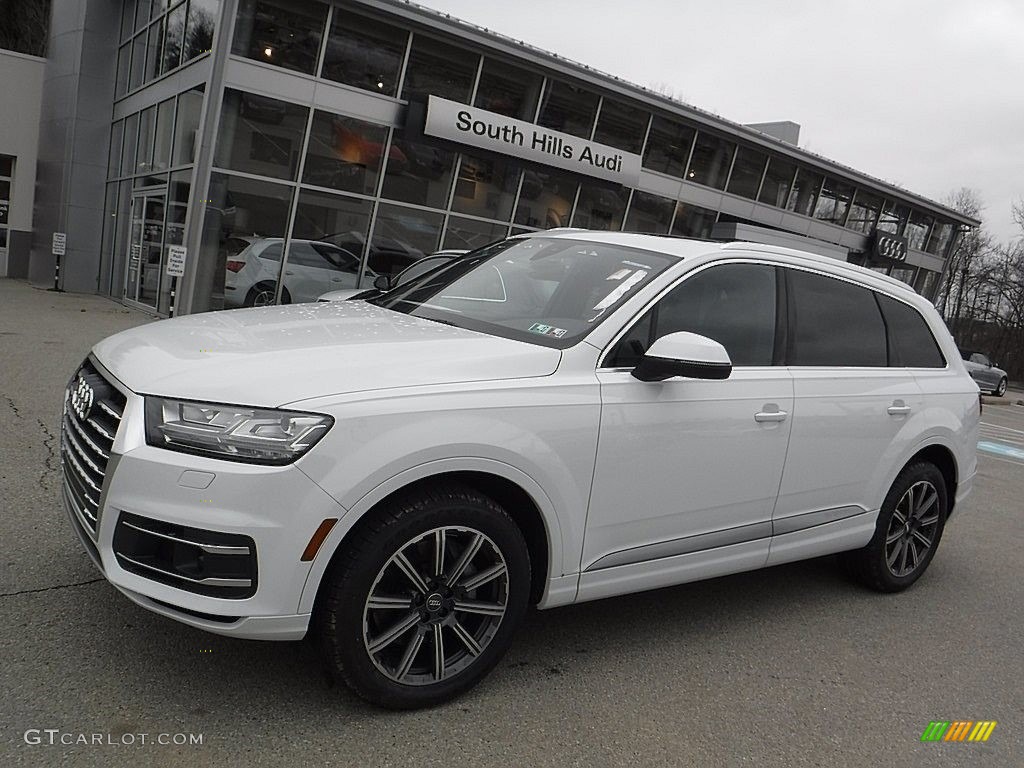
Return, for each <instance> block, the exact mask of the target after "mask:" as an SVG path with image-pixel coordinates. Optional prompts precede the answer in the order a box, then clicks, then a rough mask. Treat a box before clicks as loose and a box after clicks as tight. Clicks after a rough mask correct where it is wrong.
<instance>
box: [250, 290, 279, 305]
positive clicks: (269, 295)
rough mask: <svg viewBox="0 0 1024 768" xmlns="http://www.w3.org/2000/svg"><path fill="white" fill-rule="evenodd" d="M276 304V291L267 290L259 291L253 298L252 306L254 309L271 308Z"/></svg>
mask: <svg viewBox="0 0 1024 768" xmlns="http://www.w3.org/2000/svg"><path fill="white" fill-rule="evenodd" d="M273 303H274V291H272V290H268V289H266V288H264V289H262V290H260V291H257V292H256V295H255V296H253V297H252V305H253V306H254V307H269V306H271V305H272V304H273Z"/></svg>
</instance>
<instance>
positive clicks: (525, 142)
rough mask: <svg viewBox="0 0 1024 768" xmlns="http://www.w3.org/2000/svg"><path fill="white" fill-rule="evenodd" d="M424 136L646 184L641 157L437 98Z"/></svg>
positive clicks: (429, 105)
mask: <svg viewBox="0 0 1024 768" xmlns="http://www.w3.org/2000/svg"><path fill="white" fill-rule="evenodd" d="M423 132H424V133H425V134H426V135H428V136H437V137H438V138H441V139H448V140H449V141H456V142H458V143H460V144H468V145H470V146H473V147H478V148H480V149H486V150H490V151H491V152H500V153H501V154H503V155H509V156H511V157H518V158H520V159H522V160H531V161H533V162H535V163H543V164H544V165H551V166H554V167H556V168H562V169H564V170H567V171H572V172H573V173H582V174H585V175H587V176H596V177H597V178H600V179H607V180H608V181H614V182H616V183H618V184H624V185H626V186H636V184H637V182H638V181H639V180H640V155H634V154H633V153H631V152H623V151H622V150H621V149H616V148H615V147H609V146H607V145H606V144H598V143H597V142H594V141H587V140H586V139H581V138H580V137H578V136H572V135H570V134H568V133H561V132H559V131H553V130H551V129H550V128H544V127H542V126H539V125H535V124H534V123H528V122H526V121H525V120H516V119H515V118H512V117H505V115H499V114H497V113H495V112H488V111H487V110H485V109H478V108H477V107H471V106H469V105H468V104H460V103H459V102H457V101H449V100H448V99H441V98H438V97H437V96H431V97H430V99H429V101H428V102H427V122H426V125H425V126H424V128H423Z"/></svg>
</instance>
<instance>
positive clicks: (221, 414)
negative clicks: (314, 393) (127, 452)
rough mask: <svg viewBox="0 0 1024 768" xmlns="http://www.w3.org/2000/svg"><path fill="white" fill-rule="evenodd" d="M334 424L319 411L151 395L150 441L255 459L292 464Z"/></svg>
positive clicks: (220, 456) (178, 448)
mask: <svg viewBox="0 0 1024 768" xmlns="http://www.w3.org/2000/svg"><path fill="white" fill-rule="evenodd" d="M332 424H334V419H332V418H331V417H330V416H324V415H322V414H317V413H301V412H299V411H281V410H276V409H264V408H244V407H241V406H237V405H221V404H218V403H197V402H192V401H188V400H168V399H165V398H162V397H146V442H147V443H149V444H150V445H155V446H157V447H159V448H167V449H169V450H172V451H182V452H183V453H194V454H198V455H200V456H212V457H214V458H217V459H229V460H231V461H245V462H249V463H250V464H290V463H291V462H293V461H295V460H296V459H297V458H299V456H301V455H302V454H304V453H305V452H306V451H308V450H309V449H310V448H312V447H313V446H314V445H316V443H317V441H318V440H319V439H320V438H321V437H323V436H324V435H325V434H326V433H327V430H328V429H330V428H331V425H332Z"/></svg>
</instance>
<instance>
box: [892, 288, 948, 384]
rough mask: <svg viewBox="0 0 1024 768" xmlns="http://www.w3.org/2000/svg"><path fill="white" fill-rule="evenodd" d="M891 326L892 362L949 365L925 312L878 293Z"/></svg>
mask: <svg viewBox="0 0 1024 768" xmlns="http://www.w3.org/2000/svg"><path fill="white" fill-rule="evenodd" d="M875 296H876V298H877V299H878V305H879V306H880V307H881V308H882V315H883V316H884V317H885V324H886V327H887V328H888V329H889V365H899V366H905V367H907V368H945V367H946V358H944V357H943V356H942V351H941V350H940V349H939V344H938V342H937V341H935V337H934V336H933V335H932V332H931V329H930V328H929V327H928V324H927V323H926V322H925V320H924V318H923V317H921V313H920V312H918V311H917V310H916V309H914V308H913V307H911V306H909V305H907V304H904V303H903V302H902V301H897V300H896V299H892V298H889V297H888V296H885V295H883V294H880V293H877V294H875Z"/></svg>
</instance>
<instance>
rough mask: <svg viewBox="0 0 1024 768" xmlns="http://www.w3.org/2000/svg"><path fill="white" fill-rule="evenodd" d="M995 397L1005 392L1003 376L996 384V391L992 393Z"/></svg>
mask: <svg viewBox="0 0 1024 768" xmlns="http://www.w3.org/2000/svg"><path fill="white" fill-rule="evenodd" d="M993 394H994V395H995V396H996V397H1002V396H1003V395H1005V394H1006V377H1005V376H1003V378H1001V379H1000V380H999V383H998V384H997V385H996V391H995V392H994V393H993Z"/></svg>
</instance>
